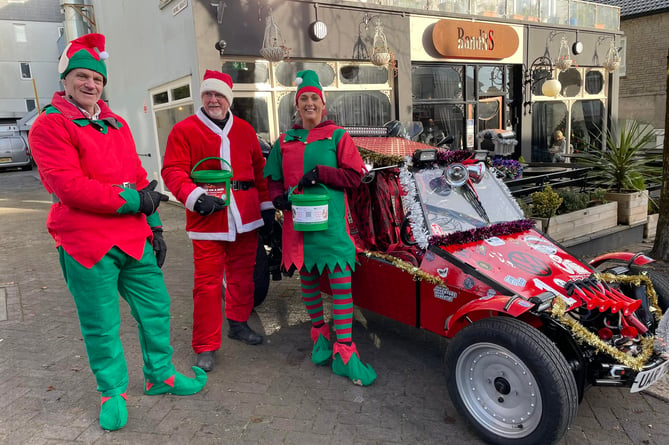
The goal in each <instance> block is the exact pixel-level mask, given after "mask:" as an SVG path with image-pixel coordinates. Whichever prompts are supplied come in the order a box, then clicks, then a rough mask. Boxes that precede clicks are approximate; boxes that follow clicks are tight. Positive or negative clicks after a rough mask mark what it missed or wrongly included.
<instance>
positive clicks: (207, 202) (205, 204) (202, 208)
mask: <svg viewBox="0 0 669 445" xmlns="http://www.w3.org/2000/svg"><path fill="white" fill-rule="evenodd" d="M224 208H225V201H224V200H222V199H221V198H218V197H216V196H211V195H207V194H206V193H203V194H201V195H200V197H199V198H197V201H195V205H194V206H193V210H195V211H196V212H197V213H199V214H200V215H202V216H207V215H211V214H212V213H214V212H218V211H219V210H223V209H224Z"/></svg>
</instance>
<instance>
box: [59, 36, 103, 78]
mask: <svg viewBox="0 0 669 445" xmlns="http://www.w3.org/2000/svg"><path fill="white" fill-rule="evenodd" d="M108 57H109V54H108V53H107V51H105V36H103V35H102V34H86V35H83V36H81V37H78V38H76V39H74V40H72V41H71V42H70V43H68V44H67V46H66V47H65V50H63V54H62V55H61V56H60V60H59V61H58V72H59V73H60V78H61V79H64V78H65V76H67V73H69V72H70V71H72V70H73V69H75V68H86V69H89V70H92V71H95V72H96V73H100V74H102V77H104V84H105V85H106V84H107V66H106V65H105V59H107V58H108Z"/></svg>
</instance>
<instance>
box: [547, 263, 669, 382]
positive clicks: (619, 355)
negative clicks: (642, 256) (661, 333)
mask: <svg viewBox="0 0 669 445" xmlns="http://www.w3.org/2000/svg"><path fill="white" fill-rule="evenodd" d="M595 276H596V277H597V278H598V279H600V280H602V281H605V282H607V283H613V282H615V283H632V284H633V285H635V286H639V285H640V284H641V282H643V283H644V284H646V293H647V294H648V297H649V298H650V303H651V306H652V308H653V309H654V310H653V311H652V312H653V313H654V315H655V317H656V318H658V317H659V316H661V315H660V314H661V313H662V311H661V310H660V308H659V307H658V305H657V294H656V293H655V289H653V284H652V283H651V282H650V278H648V277H646V276H644V275H633V276H629V275H613V274H608V273H606V274H595ZM566 310H567V304H566V303H565V302H564V300H563V299H561V298H557V299H555V301H554V303H553V308H552V309H551V315H552V316H553V317H555V318H556V319H558V320H559V321H560V322H561V323H562V324H564V325H566V326H568V327H569V329H571V332H572V333H573V334H574V337H576V340H578V341H582V342H584V343H586V344H588V345H590V346H592V347H593V348H595V349H597V350H598V351H600V352H603V353H605V354H608V355H610V356H611V357H613V358H614V359H615V360H617V361H618V362H619V363H622V364H623V365H625V366H628V367H630V368H632V369H633V370H635V371H641V369H643V367H644V365H645V364H646V362H647V361H648V359H649V358H650V357H651V356H652V355H653V350H654V348H653V343H654V340H655V337H654V336H650V337H642V338H641V354H639V355H637V356H636V357H631V356H629V355H627V354H625V353H624V352H622V351H621V350H619V349H617V348H615V347H614V346H612V345H610V344H608V343H605V342H604V341H603V340H602V339H600V338H599V336H598V335H597V334H595V333H593V332H590V331H589V330H588V329H587V328H586V327H585V326H583V325H582V324H581V323H579V322H578V321H577V320H575V319H574V318H571V317H568V316H567V314H566Z"/></svg>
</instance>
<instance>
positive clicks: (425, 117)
mask: <svg viewBox="0 0 669 445" xmlns="http://www.w3.org/2000/svg"><path fill="white" fill-rule="evenodd" d="M413 116H414V120H416V121H420V122H422V124H423V128H424V134H423V135H422V137H423V139H424V142H426V143H428V144H430V145H434V144H437V143H438V142H439V141H441V140H443V139H444V138H445V137H449V136H452V137H453V139H454V140H453V143H452V144H451V148H453V149H454V150H459V149H461V148H462V137H463V131H462V130H463V128H464V127H463V126H464V112H463V105H461V104H456V105H446V104H444V105H414V107H413Z"/></svg>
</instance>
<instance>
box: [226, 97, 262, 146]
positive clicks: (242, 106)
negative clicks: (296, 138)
mask: <svg viewBox="0 0 669 445" xmlns="http://www.w3.org/2000/svg"><path fill="white" fill-rule="evenodd" d="M267 99H268V98H267V97H240V96H239V95H237V96H235V100H234V101H232V107H230V110H231V111H232V114H234V115H235V116H237V117H240V118H242V119H244V120H245V121H246V122H248V123H250V124H251V126H252V127H253V129H254V130H255V132H256V133H257V134H258V136H260V137H261V138H263V139H265V140H266V141H269V140H270V133H269V121H268V120H267V116H268V105H267Z"/></svg>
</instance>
